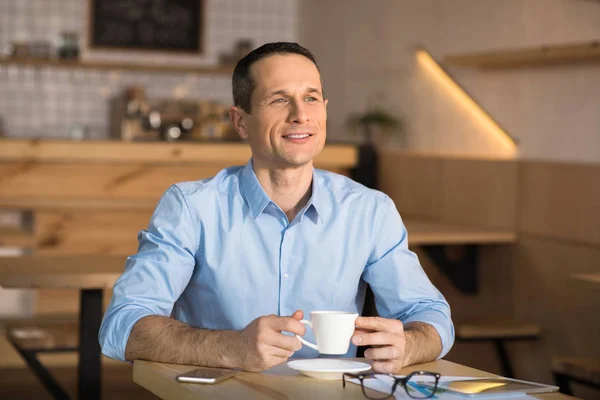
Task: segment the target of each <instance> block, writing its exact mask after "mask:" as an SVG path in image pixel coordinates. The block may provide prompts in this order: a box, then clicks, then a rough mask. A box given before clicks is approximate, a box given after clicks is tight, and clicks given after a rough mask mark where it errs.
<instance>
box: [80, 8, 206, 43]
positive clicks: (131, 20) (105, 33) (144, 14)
mask: <svg viewBox="0 0 600 400" xmlns="http://www.w3.org/2000/svg"><path fill="white" fill-rule="evenodd" d="M202 3H203V2H202V0H90V24H89V44H90V47H91V48H110V49H123V50H155V51H180V52H194V53H199V52H201V51H202V30H203V21H204V18H203V14H204V12H203V11H204V10H203V7H202V6H203V4H202Z"/></svg>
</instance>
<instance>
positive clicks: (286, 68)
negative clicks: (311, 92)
mask: <svg viewBox="0 0 600 400" xmlns="http://www.w3.org/2000/svg"><path fill="white" fill-rule="evenodd" d="M294 67H295V68H294ZM292 68H294V70H293V73H290V72H292V71H291V69H292ZM250 75H251V77H252V80H253V81H254V84H255V85H256V87H257V88H261V89H263V90H270V89H272V88H271V87H272V86H274V85H275V86H276V85H284V84H286V83H290V82H293V81H306V84H307V86H310V87H317V88H318V89H319V90H321V75H320V73H319V70H318V69H317V67H316V66H315V64H314V63H313V62H312V61H311V60H309V59H308V58H306V57H304V56H303V55H300V54H293V53H292V54H274V55H270V56H267V57H265V58H262V59H260V60H258V61H257V62H255V63H254V64H253V65H252V66H251V67H250Z"/></svg>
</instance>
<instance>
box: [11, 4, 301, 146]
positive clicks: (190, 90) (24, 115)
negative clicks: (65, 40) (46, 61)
mask: <svg viewBox="0 0 600 400" xmlns="http://www.w3.org/2000/svg"><path fill="white" fill-rule="evenodd" d="M297 1H298V0H204V4H205V13H206V18H205V21H206V24H207V26H206V29H205V40H204V48H205V51H204V53H203V54H202V55H199V56H189V55H182V56H172V55H166V54H164V53H163V54H160V53H154V54H148V53H143V54H142V53H136V52H123V51H98V50H89V49H86V48H85V46H86V43H87V37H86V35H87V12H88V8H87V7H88V1H87V0H0V48H3V47H4V46H5V45H7V44H8V43H11V42H13V41H35V40H50V41H55V40H56V38H57V37H58V36H59V34H60V32H64V31H75V32H78V33H79V34H80V45H81V48H82V54H81V58H82V59H85V60H101V61H123V62H134V63H149V62H153V63H165V64H177V65H188V66H189V65H198V66H208V65H215V64H216V63H217V60H218V57H219V54H221V53H223V52H229V51H231V50H232V48H233V46H234V44H235V42H236V41H237V40H239V39H244V38H247V39H250V40H251V41H252V42H253V44H254V45H255V46H259V45H261V44H263V43H265V42H270V41H296V40H297V38H296V36H297V34H296V31H297V29H296V27H297ZM131 84H142V85H145V86H146V87H147V90H148V95H149V97H151V98H158V97H170V96H171V95H172V94H173V92H174V90H175V89H176V88H180V87H183V88H184V89H185V90H184V92H185V93H186V97H187V98H209V99H214V100H219V101H223V102H227V103H229V102H230V101H231V88H230V77H227V76H208V75H195V74H188V75H184V74H156V73H154V74H150V73H140V72H127V73H118V72H110V71H90V70H85V71H84V70H65V69H55V68H49V67H43V68H33V67H16V66H0V118H1V119H3V120H4V130H5V133H6V134H7V135H8V136H23V137H24V136H28V137H31V136H34V137H67V136H69V132H70V131H71V129H72V128H73V127H74V126H77V125H84V126H86V127H87V128H88V129H89V130H90V132H91V136H92V137H106V136H108V132H107V129H108V123H109V121H108V99H109V98H110V97H112V96H114V95H115V94H117V93H119V92H120V91H121V90H122V89H123V88H124V87H125V86H128V85H131Z"/></svg>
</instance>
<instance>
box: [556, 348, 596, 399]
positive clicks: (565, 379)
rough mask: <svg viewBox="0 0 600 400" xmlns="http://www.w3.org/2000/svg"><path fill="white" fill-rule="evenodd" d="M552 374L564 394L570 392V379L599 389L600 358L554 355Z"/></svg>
mask: <svg viewBox="0 0 600 400" xmlns="http://www.w3.org/2000/svg"><path fill="white" fill-rule="evenodd" d="M552 375H553V376H554V382H555V383H556V386H558V387H559V388H560V392H561V393H564V394H568V395H570V394H572V390H571V381H573V382H577V383H583V384H584V385H588V386H593V387H595V388H598V389H600V359H593V358H570V357H554V358H553V359H552Z"/></svg>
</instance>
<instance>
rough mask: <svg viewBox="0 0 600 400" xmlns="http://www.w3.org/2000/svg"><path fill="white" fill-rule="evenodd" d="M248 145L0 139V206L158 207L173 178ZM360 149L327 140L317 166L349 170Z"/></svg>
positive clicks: (216, 164)
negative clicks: (327, 142)
mask: <svg viewBox="0 0 600 400" xmlns="http://www.w3.org/2000/svg"><path fill="white" fill-rule="evenodd" d="M250 155H251V154H250V148H249V146H248V145H247V144H246V143H241V142H229V143H189V142H188V143H166V142H152V143H150V142H147V143H142V142H119V141H68V140H35V139H30V140H17V139H3V140H0V193H1V194H0V207H3V208H17V209H40V208H52V209H57V208H60V209H67V208H71V207H74V208H78V209H82V208H94V209H132V208H140V209H143V210H148V209H153V208H154V206H155V205H156V201H157V200H158V199H159V197H160V196H161V194H162V193H164V191H165V190H166V189H167V188H168V187H169V186H170V185H171V184H173V183H176V182H181V181H193V180H198V179H203V178H207V177H210V176H214V175H215V174H216V173H217V172H218V171H220V170H221V169H223V168H226V167H230V166H234V165H244V164H246V163H247V162H248V160H249V159H250ZM357 157H358V156H357V149H356V147H355V146H350V145H327V146H326V147H325V149H324V150H323V152H322V153H321V154H320V155H319V157H318V158H317V159H316V160H315V166H316V167H317V168H322V169H327V170H330V171H333V172H337V173H342V174H345V175H348V174H349V171H350V169H351V168H353V167H354V166H356V163H357Z"/></svg>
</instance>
